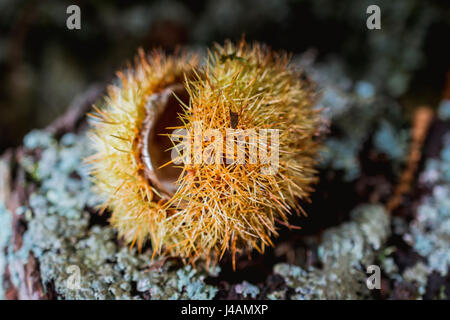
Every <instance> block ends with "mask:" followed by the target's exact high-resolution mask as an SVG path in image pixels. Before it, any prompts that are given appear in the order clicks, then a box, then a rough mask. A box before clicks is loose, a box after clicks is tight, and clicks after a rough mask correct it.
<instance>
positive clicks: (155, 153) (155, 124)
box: [89, 41, 320, 263]
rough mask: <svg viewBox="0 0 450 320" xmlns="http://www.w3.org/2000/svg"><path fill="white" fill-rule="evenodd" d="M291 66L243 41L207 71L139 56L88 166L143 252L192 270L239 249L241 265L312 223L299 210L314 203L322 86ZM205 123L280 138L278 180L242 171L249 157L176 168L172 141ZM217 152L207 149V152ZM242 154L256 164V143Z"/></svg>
mask: <svg viewBox="0 0 450 320" xmlns="http://www.w3.org/2000/svg"><path fill="white" fill-rule="evenodd" d="M288 62H289V59H288V58H287V56H286V55H285V54H278V53H274V52H272V51H271V50H270V49H268V48H267V47H265V46H262V45H259V44H254V45H247V44H246V43H245V42H244V41H242V42H240V43H239V44H238V45H234V44H232V43H231V42H227V43H226V44H225V45H224V46H216V47H215V48H214V49H213V50H212V51H211V52H210V53H209V55H208V57H207V58H205V61H204V63H203V64H202V65H201V66H199V65H198V63H197V59H196V58H188V57H187V56H169V57H167V56H165V55H163V54H162V53H160V52H155V53H153V54H152V55H150V56H149V57H145V56H144V54H143V53H142V52H140V58H139V59H137V61H136V63H135V68H134V70H128V71H127V72H126V73H119V79H120V81H121V83H120V85H115V86H111V87H110V88H109V91H108V96H107V98H106V100H105V102H106V103H105V105H106V107H105V108H103V109H99V108H95V111H96V113H95V114H93V115H92V116H93V117H94V118H96V119H97V120H98V121H94V126H93V128H92V130H91V133H92V134H91V136H92V141H93V147H94V149H95V151H96V153H95V154H94V155H93V156H92V157H91V158H90V159H89V162H90V163H91V164H92V176H93V180H94V182H95V184H96V187H97V190H98V192H100V193H101V194H103V195H104V196H105V197H106V201H105V204H104V207H105V208H106V207H108V208H109V209H111V211H112V218H111V224H112V225H113V226H114V227H116V228H117V229H118V231H119V235H120V236H122V237H123V238H125V239H126V240H127V241H128V242H130V243H131V244H132V245H134V244H135V243H136V244H137V245H138V247H141V246H142V244H143V243H144V242H145V241H146V240H147V239H150V241H151V244H152V248H153V250H154V253H155V254H167V255H172V256H178V257H182V258H184V259H185V261H189V262H194V261H196V260H197V259H198V258H200V257H203V258H205V259H206V260H207V261H212V262H216V261H218V259H220V258H221V257H222V255H223V254H224V253H225V252H226V251H227V250H228V249H229V250H230V251H231V252H232V254H233V263H234V257H235V254H236V252H237V251H242V250H244V249H248V250H251V249H256V250H258V251H259V252H263V251H264V248H265V247H266V246H268V245H272V241H271V238H272V237H273V236H276V235H277V230H276V229H277V227H276V226H277V223H280V224H284V225H288V214H289V213H290V212H291V211H293V210H295V211H297V212H298V213H300V212H301V208H300V206H299V205H298V199H303V200H308V195H309V194H310V192H311V191H312V187H311V185H312V184H313V183H314V182H315V181H316V176H315V173H316V171H315V169H314V165H315V163H316V159H317V152H318V148H319V146H320V145H319V143H318V142H317V135H318V132H319V127H320V126H319V122H320V118H319V115H318V111H317V110H314V108H313V105H314V90H313V88H312V87H313V86H312V84H311V83H310V82H309V81H307V80H305V79H304V78H303V77H301V75H300V73H299V72H298V71H296V70H294V68H291V67H290V66H289V65H288ZM199 123H200V124H201V126H202V132H205V131H207V130H208V129H214V130H216V131H215V132H216V133H218V134H219V135H220V136H226V134H227V132H228V131H227V130H229V129H233V130H250V131H251V130H255V131H254V132H256V135H257V136H256V137H257V138H258V139H260V138H264V137H262V136H261V133H258V132H261V131H260V129H275V130H277V132H278V133H279V136H278V141H275V140H276V139H275V138H273V140H274V141H271V142H275V144H271V145H270V147H269V149H271V150H268V152H272V151H274V152H275V151H276V150H278V154H277V161H278V162H277V167H276V170H267V162H264V161H263V160H262V159H263V158H262V157H261V156H260V155H259V156H257V157H256V160H255V161H253V162H250V161H245V162H244V163H242V162H240V161H238V158H237V156H238V155H237V153H238V152H236V154H234V153H230V154H229V153H226V158H227V161H222V162H219V161H217V162H216V163H212V164H211V163H206V162H205V161H200V162H198V161H190V162H186V161H185V162H184V163H181V164H180V165H175V164H174V161H173V160H174V159H171V157H170V155H171V151H170V150H169V149H170V147H171V143H173V141H171V140H170V139H169V137H168V136H167V135H168V134H169V133H170V132H171V130H173V129H185V132H188V133H192V132H194V131H195V124H199ZM169 128H170V129H169ZM247 132H249V131H247ZM252 132H253V131H252ZM258 141H260V140H258ZM265 141H266V142H265V145H266V146H268V142H267V141H268V140H265ZM214 142H215V140H214V139H201V140H200V148H201V150H205V149H208V147H211V145H212V144H213V143H214ZM194 144H195V142H194ZM260 146H261V144H260ZM233 148H234V147H233ZM236 148H237V149H236V150H240V151H243V152H248V151H249V150H250V149H251V148H252V142H251V141H250V140H248V142H247V140H245V141H244V143H243V144H241V145H238V146H237V147H236ZM239 148H240V149H239ZM275 149H276V150H275ZM233 150H234V149H233ZM216 154H217V153H216ZM224 154H225V151H224V153H223V154H220V155H221V156H223V155H224ZM180 157H181V156H180ZM180 157H178V158H177V159H175V160H180V159H181V158H180Z"/></svg>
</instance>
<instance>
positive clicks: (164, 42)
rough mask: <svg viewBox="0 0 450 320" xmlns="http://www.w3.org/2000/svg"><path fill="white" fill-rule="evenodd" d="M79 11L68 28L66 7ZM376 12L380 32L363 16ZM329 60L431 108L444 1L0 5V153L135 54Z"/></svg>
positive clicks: (448, 35) (12, 0)
mask: <svg viewBox="0 0 450 320" xmlns="http://www.w3.org/2000/svg"><path fill="white" fill-rule="evenodd" d="M71 4H76V5H78V6H79V7H80V8H81V30H68V29H67V27H66V19H67V18H68V16H69V15H68V14H67V13H66V8H67V7H68V6H69V5H71ZM371 4H376V5H378V6H379V7H380V8H381V26H382V29H381V30H368V29H367V28H366V19H367V17H368V14H366V9H367V7H368V6H369V5H371ZM243 34H245V38H246V39H247V40H250V41H251V40H259V41H263V42H266V43H267V44H269V45H270V46H272V47H273V48H275V49H285V50H288V51H291V52H293V53H294V54H300V53H302V52H304V51H305V50H313V51H314V52H316V53H317V60H318V61H319V62H320V61H325V60H329V59H334V60H336V61H338V62H339V65H340V66H341V68H342V69H343V70H344V71H345V72H346V73H347V74H348V75H350V76H351V77H352V78H353V79H355V80H358V79H364V80H366V81H370V82H372V83H373V84H374V85H375V86H376V88H377V90H378V92H380V91H381V92H384V93H386V94H388V95H390V96H393V97H395V98H396V99H398V100H399V101H400V102H401V104H402V105H403V106H405V107H415V106H417V105H420V104H428V105H430V104H431V105H433V104H436V103H437V102H438V101H439V99H440V98H441V93H442V88H443V84H444V80H445V74H446V72H447V71H448V70H449V69H450V46H449V43H450V2H449V1H443V0H435V1H419V0H395V1H393V0H367V1H366V0H341V1H336V0H334V1H333V0H196V1H178V0H172V1H161V0H156V1H133V2H132V3H131V1H119V0H117V1H106V0H98V1H93V0H92V1H87V0H86V1H83V0H80V1H63V0H48V1H44V0H39V1H33V0H0V152H2V151H3V150H5V149H6V148H8V147H12V146H15V145H18V144H20V142H21V139H22V137H23V135H24V134H25V133H26V132H27V131H29V130H30V129H32V128H41V127H44V126H46V125H47V124H48V123H50V122H51V121H52V120H54V119H55V118H56V117H57V116H58V115H60V114H62V113H63V112H64V110H65V109H66V108H67V107H68V106H69V104H70V102H71V101H72V100H73V99H74V98H75V97H76V96H77V95H78V94H81V93H82V92H83V91H84V90H86V89H87V88H88V87H89V86H90V85H91V84H93V83H101V84H104V83H106V82H108V81H110V80H111V79H112V78H113V77H114V73H115V71H116V70H118V69H120V68H123V67H124V66H126V63H127V62H130V61H132V59H133V57H134V55H135V54H136V52H137V48H139V47H143V48H145V49H149V48H152V47H162V48H164V49H165V50H167V51H169V52H170V51H172V50H173V49H174V48H175V47H176V46H177V45H185V46H189V47H191V48H193V49H197V48H199V49H200V48H204V47H205V46H206V45H211V44H212V43H213V42H219V43H220V42H222V41H223V40H224V39H227V38H229V39H232V40H238V39H240V38H241V36H242V35H243Z"/></svg>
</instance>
